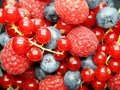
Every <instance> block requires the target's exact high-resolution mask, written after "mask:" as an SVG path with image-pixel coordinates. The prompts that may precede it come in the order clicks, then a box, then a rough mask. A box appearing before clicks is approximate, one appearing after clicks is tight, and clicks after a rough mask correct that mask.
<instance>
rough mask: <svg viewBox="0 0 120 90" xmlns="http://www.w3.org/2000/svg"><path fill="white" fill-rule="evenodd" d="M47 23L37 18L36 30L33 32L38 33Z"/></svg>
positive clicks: (35, 21)
mask: <svg viewBox="0 0 120 90" xmlns="http://www.w3.org/2000/svg"><path fill="white" fill-rule="evenodd" d="M45 25H46V24H45V21H44V20H43V19H38V18H35V19H34V30H33V32H37V30H38V29H39V28H41V27H43V26H45Z"/></svg>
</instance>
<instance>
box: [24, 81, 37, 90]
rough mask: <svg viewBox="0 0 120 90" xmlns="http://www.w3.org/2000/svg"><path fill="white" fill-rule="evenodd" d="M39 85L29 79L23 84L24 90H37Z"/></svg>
mask: <svg viewBox="0 0 120 90" xmlns="http://www.w3.org/2000/svg"><path fill="white" fill-rule="evenodd" d="M38 89H39V84H38V82H37V80H35V79H29V80H27V81H25V82H24V90H38Z"/></svg>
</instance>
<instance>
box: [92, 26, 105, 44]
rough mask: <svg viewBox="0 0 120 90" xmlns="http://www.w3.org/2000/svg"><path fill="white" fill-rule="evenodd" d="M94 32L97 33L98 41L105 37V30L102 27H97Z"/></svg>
mask: <svg viewBox="0 0 120 90" xmlns="http://www.w3.org/2000/svg"><path fill="white" fill-rule="evenodd" d="M93 32H94V33H95V35H96V37H97V39H98V41H99V42H101V41H102V40H103V37H104V30H103V29H102V28H98V27H96V28H94V29H93Z"/></svg>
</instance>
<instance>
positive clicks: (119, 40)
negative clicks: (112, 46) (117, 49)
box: [117, 35, 120, 45]
mask: <svg viewBox="0 0 120 90" xmlns="http://www.w3.org/2000/svg"><path fill="white" fill-rule="evenodd" d="M117 43H118V45H120V35H119V36H118V40H117Z"/></svg>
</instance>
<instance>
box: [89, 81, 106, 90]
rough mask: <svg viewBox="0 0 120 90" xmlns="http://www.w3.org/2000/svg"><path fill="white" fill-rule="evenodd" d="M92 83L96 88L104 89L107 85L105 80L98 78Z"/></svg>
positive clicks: (95, 89) (98, 89)
mask: <svg viewBox="0 0 120 90" xmlns="http://www.w3.org/2000/svg"><path fill="white" fill-rule="evenodd" d="M91 84H92V87H93V88H94V90H104V89H105V86H106V84H105V82H101V81H98V80H97V79H95V80H93V81H92V83H91Z"/></svg>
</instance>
